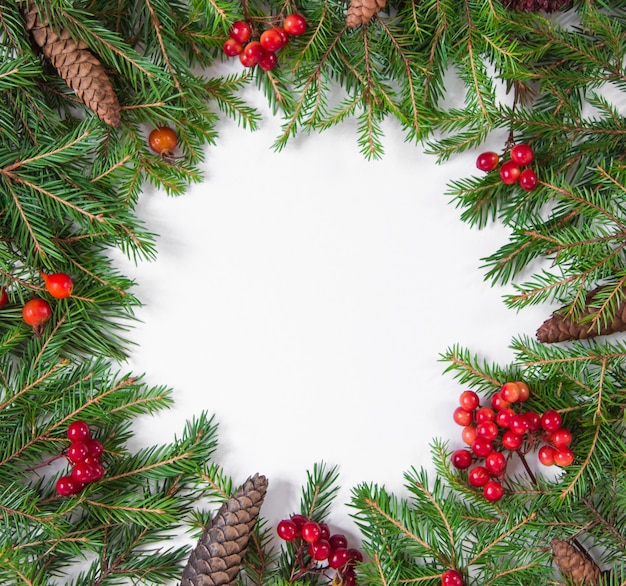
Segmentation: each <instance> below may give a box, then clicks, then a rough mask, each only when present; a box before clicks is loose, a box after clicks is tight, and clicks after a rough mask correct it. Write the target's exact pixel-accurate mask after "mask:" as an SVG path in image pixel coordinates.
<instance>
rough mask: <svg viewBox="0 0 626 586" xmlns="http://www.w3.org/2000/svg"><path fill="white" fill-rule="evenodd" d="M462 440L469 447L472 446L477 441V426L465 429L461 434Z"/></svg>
mask: <svg viewBox="0 0 626 586" xmlns="http://www.w3.org/2000/svg"><path fill="white" fill-rule="evenodd" d="M461 439H462V440H463V441H464V442H465V443H466V444H467V445H468V446H471V445H472V444H473V443H474V440H475V439H476V426H474V425H467V426H465V427H464V428H463V431H462V432H461Z"/></svg>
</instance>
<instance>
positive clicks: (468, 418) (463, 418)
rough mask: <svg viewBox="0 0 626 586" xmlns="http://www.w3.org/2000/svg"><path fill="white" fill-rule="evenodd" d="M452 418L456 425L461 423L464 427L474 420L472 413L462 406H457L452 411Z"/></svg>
mask: <svg viewBox="0 0 626 586" xmlns="http://www.w3.org/2000/svg"><path fill="white" fill-rule="evenodd" d="M452 419H454V421H455V423H456V424H457V425H462V426H463V427H465V426H466V425H469V424H470V423H472V421H473V420H474V414H473V413H472V412H471V411H468V410H467V409H463V407H457V408H456V409H455V410H454V411H453V412H452Z"/></svg>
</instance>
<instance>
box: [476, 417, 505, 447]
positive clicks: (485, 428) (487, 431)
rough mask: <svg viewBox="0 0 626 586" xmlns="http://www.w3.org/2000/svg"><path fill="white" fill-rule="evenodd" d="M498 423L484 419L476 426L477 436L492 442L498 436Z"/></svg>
mask: <svg viewBox="0 0 626 586" xmlns="http://www.w3.org/2000/svg"><path fill="white" fill-rule="evenodd" d="M499 431H500V430H499V429H498V424H497V423H494V422H493V421H483V422H481V423H479V424H478V425H477V426H476V436H477V438H481V439H483V440H486V441H488V442H492V441H493V440H495V439H496V438H497V437H498V433H499Z"/></svg>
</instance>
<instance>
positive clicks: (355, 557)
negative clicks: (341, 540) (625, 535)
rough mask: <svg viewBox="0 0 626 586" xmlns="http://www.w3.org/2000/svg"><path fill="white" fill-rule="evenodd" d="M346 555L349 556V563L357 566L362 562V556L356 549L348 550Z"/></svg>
mask: <svg viewBox="0 0 626 586" xmlns="http://www.w3.org/2000/svg"><path fill="white" fill-rule="evenodd" d="M348 553H349V554H350V561H351V562H352V563H353V564H359V563H361V562H362V561H363V554H362V553H361V550H360V549H357V548H356V547H351V548H349V549H348Z"/></svg>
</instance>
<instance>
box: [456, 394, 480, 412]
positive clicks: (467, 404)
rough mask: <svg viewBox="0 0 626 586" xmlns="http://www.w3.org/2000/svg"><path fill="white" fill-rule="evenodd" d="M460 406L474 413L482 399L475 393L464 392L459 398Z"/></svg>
mask: <svg viewBox="0 0 626 586" xmlns="http://www.w3.org/2000/svg"><path fill="white" fill-rule="evenodd" d="M459 405H460V406H461V407H463V409H465V410H466V411H474V409H477V408H478V405H480V398H479V397H478V395H477V394H476V393H475V392H474V391H469V390H468V391H463V392H462V393H461V395H460V396H459Z"/></svg>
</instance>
